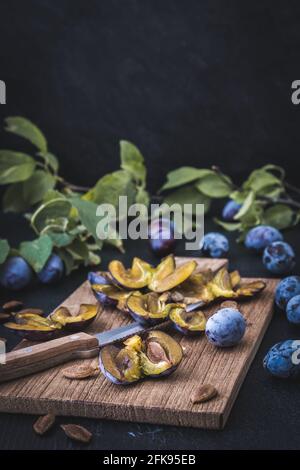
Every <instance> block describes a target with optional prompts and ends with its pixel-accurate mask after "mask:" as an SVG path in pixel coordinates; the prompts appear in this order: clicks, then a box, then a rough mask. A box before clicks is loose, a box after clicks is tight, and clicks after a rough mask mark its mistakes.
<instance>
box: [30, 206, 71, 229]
mask: <svg viewBox="0 0 300 470" xmlns="http://www.w3.org/2000/svg"><path fill="white" fill-rule="evenodd" d="M71 207H72V206H71V203H70V201H68V200H67V199H63V198H57V199H51V200H50V201H48V202H45V203H44V204H42V205H41V206H40V207H39V208H38V209H37V210H36V211H35V213H34V214H33V215H32V217H31V225H32V227H33V228H34V229H35V230H36V231H37V232H41V231H42V230H43V229H44V228H45V227H47V226H49V225H56V223H55V221H57V219H67V218H68V217H69V214H70V210H71Z"/></svg>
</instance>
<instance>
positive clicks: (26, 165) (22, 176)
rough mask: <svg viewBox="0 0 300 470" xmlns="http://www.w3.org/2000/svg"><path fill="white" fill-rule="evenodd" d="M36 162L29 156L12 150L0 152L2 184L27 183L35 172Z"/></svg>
mask: <svg viewBox="0 0 300 470" xmlns="http://www.w3.org/2000/svg"><path fill="white" fill-rule="evenodd" d="M34 169H35V161H34V159H33V158H32V157H30V156H29V155H26V154H25V153H20V152H14V151H12V150H0V184H9V183H17V182H18V181H25V180H27V179H28V178H30V176H31V175H32V173H33V172H34Z"/></svg>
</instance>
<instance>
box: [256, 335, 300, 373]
mask: <svg viewBox="0 0 300 470" xmlns="http://www.w3.org/2000/svg"><path fill="white" fill-rule="evenodd" d="M263 365H264V368H265V369H266V370H267V371H268V372H270V374H272V375H274V376H275V377H280V378H283V379H289V378H296V377H299V375H300V341H299V340H293V339H288V340H286V341H282V342H281V343H277V344H275V345H274V346H272V347H271V349H270V350H269V352H268V353H267V355H266V357H265V358H264V361H263Z"/></svg>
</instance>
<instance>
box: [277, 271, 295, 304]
mask: <svg viewBox="0 0 300 470" xmlns="http://www.w3.org/2000/svg"><path fill="white" fill-rule="evenodd" d="M298 294H300V276H288V277H285V278H284V279H282V280H281V281H280V283H279V284H278V286H277V288H276V291H275V304H276V305H277V307H279V308H280V309H281V310H284V309H285V307H286V305H287V303H288V301H289V300H290V299H291V298H292V297H295V295H298Z"/></svg>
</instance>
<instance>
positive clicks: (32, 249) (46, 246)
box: [19, 235, 53, 273]
mask: <svg viewBox="0 0 300 470" xmlns="http://www.w3.org/2000/svg"><path fill="white" fill-rule="evenodd" d="M52 248H53V243H52V240H51V238H50V237H49V236H48V235H41V236H40V237H39V238H36V239H35V240H32V241H26V242H22V243H21V244H20V248H19V252H20V255H21V256H22V257H23V258H24V259H25V260H26V261H27V262H28V263H29V264H30V266H31V267H32V268H33V269H34V271H35V272H37V273H38V272H40V271H41V270H42V269H43V267H44V266H45V264H46V262H47V260H48V258H49V257H50V255H51V253H52Z"/></svg>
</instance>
